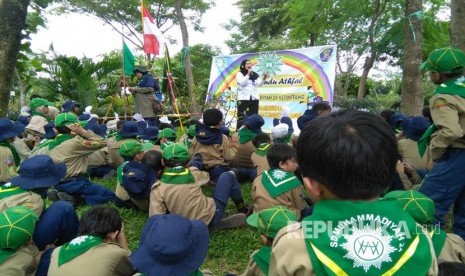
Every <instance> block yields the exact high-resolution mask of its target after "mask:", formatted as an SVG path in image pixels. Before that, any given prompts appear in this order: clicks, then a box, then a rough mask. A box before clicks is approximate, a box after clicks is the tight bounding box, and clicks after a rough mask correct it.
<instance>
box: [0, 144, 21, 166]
mask: <svg viewBox="0 0 465 276" xmlns="http://www.w3.org/2000/svg"><path fill="white" fill-rule="evenodd" d="M0 147H5V148H9V149H10V151H11V153H12V154H13V160H14V162H15V166H16V167H18V166H19V163H21V158H20V157H19V154H18V152H17V151H16V149H15V147H14V146H13V145H12V144H10V143H8V142H7V141H2V142H0Z"/></svg>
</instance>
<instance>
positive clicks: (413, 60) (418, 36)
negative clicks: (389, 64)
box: [400, 0, 424, 115]
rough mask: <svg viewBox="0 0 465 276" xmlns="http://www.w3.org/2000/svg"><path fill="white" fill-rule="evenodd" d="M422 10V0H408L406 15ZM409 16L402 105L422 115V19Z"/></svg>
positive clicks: (412, 113) (404, 110) (414, 113)
mask: <svg viewBox="0 0 465 276" xmlns="http://www.w3.org/2000/svg"><path fill="white" fill-rule="evenodd" d="M421 10H422V0H406V3H405V15H406V16H408V15H409V14H413V13H414V12H417V11H421ZM409 18H410V21H409V19H408V18H406V19H405V22H404V38H405V42H404V64H403V72H402V94H401V98H402V101H401V106H400V107H401V111H402V112H403V113H405V114H408V115H420V114H421V110H422V108H423V97H424V96H423V86H422V76H421V72H420V69H419V67H420V65H421V63H422V46H421V43H422V41H423V35H422V19H421V18H418V17H415V16H411V17H409ZM410 22H411V26H410ZM412 28H413V31H412Z"/></svg>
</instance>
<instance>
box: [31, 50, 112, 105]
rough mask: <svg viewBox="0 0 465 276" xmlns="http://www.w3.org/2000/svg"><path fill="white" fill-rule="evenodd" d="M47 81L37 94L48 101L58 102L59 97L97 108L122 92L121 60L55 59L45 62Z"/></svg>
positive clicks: (39, 81)
mask: <svg viewBox="0 0 465 276" xmlns="http://www.w3.org/2000/svg"><path fill="white" fill-rule="evenodd" d="M43 62H44V63H45V64H46V69H45V72H46V73H47V74H48V76H47V77H40V78H38V79H37V81H36V82H35V90H38V91H40V94H41V95H42V96H44V97H46V98H48V99H51V100H53V101H56V100H57V98H56V94H59V95H61V96H62V97H63V98H70V99H74V100H77V101H78V102H80V103H81V104H82V105H83V106H87V105H97V104H98V102H99V99H103V98H105V97H108V96H110V95H112V94H113V93H114V92H115V91H117V90H118V83H119V78H120V70H121V58H119V57H116V56H105V57H104V58H103V59H102V60H101V61H98V62H93V61H92V60H91V59H89V58H82V59H79V58H76V57H66V56H62V55H59V56H55V58H54V59H52V60H44V61H43Z"/></svg>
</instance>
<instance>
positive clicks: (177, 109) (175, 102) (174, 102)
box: [165, 43, 184, 131]
mask: <svg viewBox="0 0 465 276" xmlns="http://www.w3.org/2000/svg"><path fill="white" fill-rule="evenodd" d="M168 61H169V60H168V46H167V45H166V43H165V62H166V69H167V73H166V77H167V78H168V87H169V89H170V93H171V99H172V101H173V105H174V108H175V110H176V113H177V114H178V119H179V126H180V127H181V131H184V126H183V124H182V120H181V115H180V114H179V108H178V104H177V101H176V97H175V96H174V90H173V84H172V82H174V80H173V77H172V76H171V68H170V63H169V62H168Z"/></svg>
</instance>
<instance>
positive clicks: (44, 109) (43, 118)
mask: <svg viewBox="0 0 465 276" xmlns="http://www.w3.org/2000/svg"><path fill="white" fill-rule="evenodd" d="M52 105H53V104H52V103H50V102H49V101H47V100H45V99H42V98H34V99H32V100H31V101H30V102H29V108H30V109H31V115H32V116H31V120H30V122H29V124H31V122H34V124H36V125H39V126H40V129H39V131H38V132H40V133H45V130H44V126H45V125H46V124H47V123H48V121H50V120H51V119H50V116H49V115H48V113H49V111H50V110H49V106H52Z"/></svg>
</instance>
